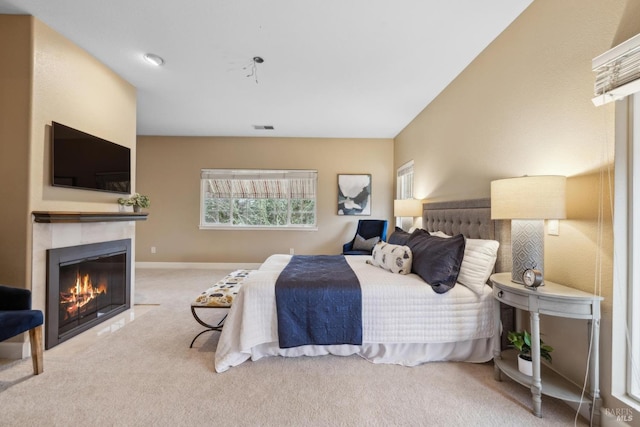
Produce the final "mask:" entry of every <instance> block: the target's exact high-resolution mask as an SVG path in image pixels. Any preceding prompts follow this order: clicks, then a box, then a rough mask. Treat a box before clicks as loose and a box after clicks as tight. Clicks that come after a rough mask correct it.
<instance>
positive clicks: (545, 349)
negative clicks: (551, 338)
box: [507, 331, 553, 363]
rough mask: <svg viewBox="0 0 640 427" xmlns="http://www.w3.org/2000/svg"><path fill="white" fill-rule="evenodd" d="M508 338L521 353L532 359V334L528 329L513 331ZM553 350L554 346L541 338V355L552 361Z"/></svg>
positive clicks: (524, 356) (525, 357)
mask: <svg viewBox="0 0 640 427" xmlns="http://www.w3.org/2000/svg"><path fill="white" fill-rule="evenodd" d="M507 340H509V342H510V343H511V344H513V346H514V347H515V348H517V349H518V351H519V352H520V355H521V356H522V357H523V358H524V359H527V360H531V334H529V332H527V331H522V332H514V331H511V332H509V334H508V335H507ZM552 351H553V347H551V346H550V345H547V344H545V343H544V342H543V341H542V340H540V357H541V358H543V359H544V360H546V361H547V362H549V363H551V352H552Z"/></svg>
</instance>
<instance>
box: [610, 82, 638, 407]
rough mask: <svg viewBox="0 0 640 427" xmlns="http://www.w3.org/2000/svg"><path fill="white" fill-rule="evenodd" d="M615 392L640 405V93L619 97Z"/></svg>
mask: <svg viewBox="0 0 640 427" xmlns="http://www.w3.org/2000/svg"><path fill="white" fill-rule="evenodd" d="M615 117H616V126H615V135H616V136H615V140H616V142H615V144H616V147H615V194H616V195H617V197H615V205H614V218H613V223H614V268H613V289H614V292H613V303H612V304H613V310H612V332H613V331H625V333H623V334H614V333H612V337H611V340H612V347H613V352H612V366H611V369H612V395H613V396H615V397H616V398H617V399H619V400H620V401H622V402H624V403H626V404H628V405H629V406H631V407H633V408H635V409H636V410H640V312H639V311H638V310H634V309H633V307H634V306H635V307H638V306H639V305H640V221H639V222H637V223H636V224H635V225H634V217H636V218H640V94H636V95H630V96H628V97H627V98H626V99H624V100H622V101H618V102H616V112H615Z"/></svg>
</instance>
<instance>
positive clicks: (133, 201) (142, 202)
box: [118, 193, 151, 208]
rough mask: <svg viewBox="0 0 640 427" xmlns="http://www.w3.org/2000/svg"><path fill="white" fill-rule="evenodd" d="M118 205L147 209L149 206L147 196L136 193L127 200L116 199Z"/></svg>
mask: <svg viewBox="0 0 640 427" xmlns="http://www.w3.org/2000/svg"><path fill="white" fill-rule="evenodd" d="M118 203H119V204H121V205H122V206H140V207H141V208H148V207H149V206H151V201H150V200H149V196H145V195H143V194H138V193H133V195H132V196H131V197H129V198H125V197H121V198H119V199H118Z"/></svg>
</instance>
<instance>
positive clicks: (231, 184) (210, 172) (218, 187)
mask: <svg viewBox="0 0 640 427" xmlns="http://www.w3.org/2000/svg"><path fill="white" fill-rule="evenodd" d="M317 181H318V172H317V171H312V170H232V169H202V171H201V173H200V228H251V229H255V228H285V229H315V228H316V187H317Z"/></svg>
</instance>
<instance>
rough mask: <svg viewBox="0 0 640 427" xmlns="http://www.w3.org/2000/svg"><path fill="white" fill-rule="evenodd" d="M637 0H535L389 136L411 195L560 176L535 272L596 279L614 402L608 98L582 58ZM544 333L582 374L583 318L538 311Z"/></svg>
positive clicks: (604, 368)
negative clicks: (558, 211) (597, 97)
mask: <svg viewBox="0 0 640 427" xmlns="http://www.w3.org/2000/svg"><path fill="white" fill-rule="evenodd" d="M627 3H628V4H627ZM634 3H636V4H634ZM638 3H640V2H634V1H629V2H625V1H617V0H615V1H614V0H602V1H591V0H590V1H582V0H572V1H569V0H566V1H560V2H558V1H554V0H536V1H534V2H533V3H532V4H531V6H530V7H529V8H528V9H527V10H526V11H525V12H524V13H523V14H522V15H521V16H520V17H519V18H518V19H517V20H516V21H515V22H514V23H513V24H512V25H511V26H510V27H509V28H507V29H506V30H505V31H504V32H503V34H501V35H500V36H499V37H498V38H497V39H496V40H495V41H494V42H493V43H492V44H491V45H490V46H489V47H488V48H487V49H486V50H485V51H484V52H483V53H482V54H481V55H480V56H479V57H478V58H477V59H476V60H475V61H474V62H473V63H472V64H471V65H469V67H467V69H466V70H465V71H464V72H463V73H462V74H461V75H460V76H459V77H458V78H457V79H456V80H455V81H453V82H452V83H451V84H450V85H449V87H447V89H446V90H445V91H444V92H443V93H442V94H441V95H440V96H439V97H438V98H437V99H436V100H435V101H434V102H432V103H431V104H430V105H429V106H428V107H426V108H425V109H424V111H423V112H422V113H421V114H420V115H419V116H418V117H417V118H416V119H415V120H414V121H413V122H412V123H411V124H410V125H409V126H407V128H406V129H404V130H403V131H402V132H401V134H400V135H398V137H397V138H396V139H395V142H396V144H395V152H394V163H395V165H396V167H397V166H399V165H401V164H403V163H404V162H406V161H408V160H411V159H413V160H414V161H415V165H414V168H415V182H416V184H415V185H416V194H415V196H416V197H420V198H427V199H434V200H435V199H440V200H446V199H458V198H467V197H470V198H473V197H488V196H489V194H490V182H491V181H492V180H494V179H498V178H505V177H514V176H521V175H525V174H526V175H543V174H559V175H566V176H568V177H569V179H568V188H567V208H568V219H567V220H564V221H561V222H560V235H559V236H557V237H556V236H547V237H546V242H545V250H546V252H545V275H546V277H547V278H548V279H549V280H552V281H556V282H559V283H563V284H566V285H569V286H572V287H575V288H579V289H583V290H587V291H591V290H593V289H594V284H595V283H596V282H599V283H600V284H601V286H602V295H603V296H604V297H605V302H604V307H603V312H604V313H603V321H602V336H601V338H602V341H601V355H602V363H601V381H602V382H601V387H602V391H603V395H604V396H605V406H608V407H612V408H616V407H623V405H622V404H621V403H620V402H618V401H617V400H616V399H613V398H612V397H611V393H610V390H611V369H610V365H611V334H612V330H611V310H612V306H611V300H612V256H613V249H612V241H613V237H612V226H611V209H610V208H611V206H612V202H611V200H610V197H609V191H608V188H609V181H608V180H607V179H608V175H607V174H606V172H607V170H606V169H607V166H608V165H611V164H612V162H613V147H614V139H613V136H614V133H613V131H614V108H613V106H611V105H609V106H605V107H601V108H596V107H594V106H593V104H592V103H591V97H592V93H593V83H594V75H593V73H592V71H591V59H592V58H593V57H595V56H597V55H598V54H600V53H602V52H604V51H606V50H608V49H610V48H611V47H613V46H615V45H617V44H618V43H620V42H622V41H624V40H626V39H628V38H629V37H631V36H633V35H635V34H637V33H638V32H639V31H640V19H638V17H639V16H640V14H639V13H638V12H639V10H638V7H637V4H638ZM451 147H455V149H453V150H452V149H451ZM600 171H604V172H605V174H604V175H603V176H602V180H601V176H600ZM599 202H602V203H603V208H604V214H603V222H602V228H599V227H598V224H599V222H598V216H599V211H600V209H599V206H600V205H599ZM599 242H600V244H599ZM597 262H601V264H600V267H601V276H598V275H597V274H596V273H597V270H598V267H597ZM600 279H601V281H600ZM543 317H544V316H543ZM525 325H527V327H528V323H525ZM542 332H543V334H544V340H545V342H547V343H549V344H551V345H552V346H554V347H555V351H554V353H553V357H554V362H553V364H554V366H555V367H556V368H557V369H559V370H560V371H561V372H563V373H564V374H565V375H568V376H569V377H570V378H572V379H573V380H574V381H575V382H577V383H580V384H581V383H582V381H583V375H584V369H585V366H586V352H587V348H586V343H585V338H586V326H585V323H584V322H581V321H572V320H558V319H553V318H543V322H542ZM639 421H640V417H634V422H636V423H637V422H639Z"/></svg>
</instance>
